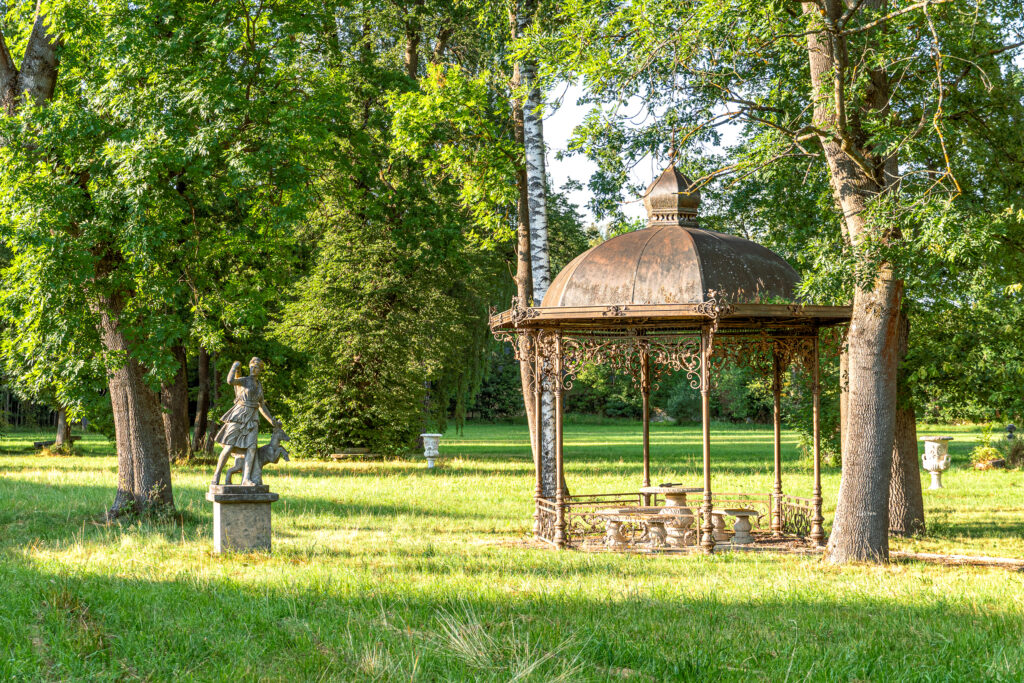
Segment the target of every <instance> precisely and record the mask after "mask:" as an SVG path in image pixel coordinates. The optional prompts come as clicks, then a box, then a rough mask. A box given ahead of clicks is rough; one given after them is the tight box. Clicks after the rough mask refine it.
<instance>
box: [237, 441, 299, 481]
mask: <svg viewBox="0 0 1024 683" xmlns="http://www.w3.org/2000/svg"><path fill="white" fill-rule="evenodd" d="M287 440H288V435H287V434H285V433H284V430H283V429H281V428H280V427H274V433H273V435H272V436H271V437H270V443H268V444H267V445H266V446H260V447H259V448H258V449H257V450H256V456H255V457H254V458H253V463H252V472H251V473H250V477H249V478H250V479H252V483H253V484H255V485H256V486H262V485H263V466H264V465H266V464H268V463H271V464H274V463H277V462H278V461H279V460H280V459H281V458H284V459H285V460H286V461H288V462H291V458H289V457H288V451H286V450H285V448H284V446H282V445H281V442H282V441H287ZM244 468H245V455H244V454H242V455H237V456H235V464H234V465H233V466H232V467H231V469H229V470H228V471H227V473H226V479H225V480H224V483H225V484H227V485H228V486H230V485H231V476H232V475H233V474H235V473H239V474H241V472H242V470H243V469H244Z"/></svg>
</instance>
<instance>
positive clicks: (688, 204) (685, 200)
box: [644, 163, 700, 228]
mask: <svg viewBox="0 0 1024 683" xmlns="http://www.w3.org/2000/svg"><path fill="white" fill-rule="evenodd" d="M644 206H645V207H646V208H647V226H648V227H657V226H665V225H679V226H682V227H684V228H696V227H697V210H698V208H699V207H700V190H698V189H697V188H696V187H694V184H693V181H691V180H690V179H689V178H687V177H686V176H685V175H683V174H682V173H680V172H679V171H678V170H676V166H675V163H671V164H669V166H668V168H666V169H665V170H664V171H662V173H661V175H660V176H658V179H657V180H655V181H654V182H653V183H651V184H650V186H649V187H648V188H647V191H646V192H645V193H644Z"/></svg>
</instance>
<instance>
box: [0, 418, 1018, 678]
mask: <svg viewBox="0 0 1024 683" xmlns="http://www.w3.org/2000/svg"><path fill="white" fill-rule="evenodd" d="M943 431H949V430H943ZM951 434H952V435H953V436H955V437H956V439H957V440H956V441H954V442H953V448H952V451H953V460H954V464H953V468H952V470H951V471H950V472H949V473H947V474H946V475H945V476H944V477H943V481H944V483H945V485H946V488H945V489H943V490H942V491H926V492H925V501H926V505H927V515H928V524H929V529H928V534H927V535H926V536H923V537H921V538H916V539H910V540H900V541H896V542H895V545H897V546H898V547H902V548H911V549H921V550H938V551H957V552H989V553H992V554H999V555H1011V556H1015V557H1024V540H1022V536H1024V523H1022V521H1021V520H1022V519H1024V516H1022V513H1024V508H1022V501H1021V492H1022V491H1024V475H1022V473H1021V472H1018V471H989V472H976V471H974V470H970V469H968V467H967V461H968V457H967V453H968V452H969V450H970V446H971V443H970V440H971V439H972V438H973V435H971V434H967V433H964V432H960V431H957V430H953V431H952V432H951ZM32 437H33V435H28V434H14V435H11V438H8V439H7V440H5V441H4V443H3V444H2V449H3V450H2V452H3V454H2V455H0V585H2V586H3V587H4V593H3V596H4V597H3V603H2V607H3V608H2V609H0V645H2V648H0V679H4V680H12V679H15V680H16V679H21V680H124V679H139V678H143V679H150V680H195V679H199V680H225V679H240V680H257V679H260V680H289V681H298V680H360V681H361V680H381V681H392V680H395V681H397V680H403V681H405V680H420V681H438V680H471V681H477V680H484V681H487V680H494V681H508V680H522V681H525V680H535V681H548V680H614V681H617V680H623V679H629V680H773V681H774V680H799V679H806V680H853V679H859V680H979V679H990V680H1020V679H1021V678H1022V677H1024V651H1022V648H1021V647H1020V643H1021V636H1020V634H1021V633H1022V632H1024V597H1022V596H1024V591H1022V590H1021V589H1022V588H1024V585H1022V583H1024V582H1022V580H1021V579H1022V576H1021V575H1020V574H1016V573H1011V572H1007V571H1005V570H999V569H985V568H971V567H942V566H935V565H928V564H921V563H914V562H900V563H895V564H893V565H891V566H888V567H869V566H854V567H843V568H836V567H831V566H828V565H824V564H822V563H821V562H820V560H819V559H817V558H813V557H811V558H808V557H789V556H780V555H763V554H740V553H736V554H732V553H722V554H719V555H716V556H714V557H700V556H687V557H658V556H638V555H625V554H610V553H601V554H586V553H577V552H563V553H558V552H554V551H551V550H546V549H541V548H537V547H535V546H534V545H532V544H531V543H530V542H529V538H528V537H529V533H530V528H531V497H532V487H533V483H532V482H533V479H532V463H531V461H530V457H529V451H528V445H527V443H528V442H527V439H526V433H525V430H524V429H523V428H522V427H521V426H515V425H472V424H471V425H469V426H467V428H466V430H465V433H464V434H463V435H461V436H458V437H456V436H454V435H450V436H449V437H448V438H446V439H445V440H444V441H443V443H442V455H443V460H442V462H441V464H440V467H439V468H437V469H436V471H429V470H427V469H426V467H425V463H424V462H423V461H422V459H409V460H407V461H395V462H363V463H360V462H348V463H333V462H317V461H294V462H292V463H288V464H283V465H282V466H275V467H268V468H267V471H266V480H267V481H268V483H269V484H270V485H271V487H272V488H273V489H274V490H275V491H277V492H279V493H280V494H281V501H280V502H279V503H276V504H275V506H274V551H273V553H272V554H269V555H268V554H264V553H254V554H238V555H228V556H217V555H214V554H213V552H212V542H211V528H212V513H211V509H210V504H209V503H208V502H206V501H205V500H204V498H203V495H204V492H205V488H206V482H208V481H209V476H210V472H209V467H205V466H203V467H200V466H185V467H179V468H176V469H175V471H174V487H175V498H176V502H177V506H178V509H179V511H180V512H181V519H180V520H176V521H172V522H160V523H158V522H148V521H134V522H125V523H122V524H120V525H115V526H106V525H103V524H100V523H99V522H98V517H99V513H101V512H102V510H103V509H104V508H105V506H106V505H108V504H109V503H110V501H111V500H112V497H113V486H114V481H115V471H116V462H115V459H114V458H113V457H111V456H112V447H111V445H110V444H108V443H106V442H103V441H102V440H100V439H97V438H95V437H89V438H87V439H85V440H84V441H83V442H81V443H80V445H81V446H82V449H83V451H84V452H86V453H88V455H86V456H83V457H63V458H58V457H38V456H35V455H33V454H31V441H32V440H34V439H33V438H32ZM714 437H715V441H714V450H713V459H714V463H715V465H714V466H715V471H714V477H715V479H714V482H715V487H716V488H718V489H719V490H727V489H732V488H737V489H740V490H764V491H767V490H769V489H770V487H771V477H772V475H771V433H770V431H767V430H765V429H750V428H746V427H744V428H740V429H730V428H728V427H726V426H717V427H716V430H715V433H714ZM38 438H41V437H36V439H38ZM639 444H640V433H639V430H638V429H637V428H636V426H635V425H629V424H610V425H608V424H606V425H575V426H570V427H569V428H568V430H567V434H566V463H567V468H568V473H567V477H568V483H569V486H570V487H571V488H572V489H573V490H574V491H578V492H581V493H586V492H600V491H615V490H634V489H635V488H636V487H637V485H638V483H639V479H640V457H639ZM699 453H700V433H699V429H695V428H692V427H686V426H671V425H657V426H655V428H654V430H653V448H652V463H653V468H654V475H653V476H654V478H655V480H656V481H665V480H672V481H680V480H683V481H686V480H688V479H690V478H692V477H698V476H699ZM784 474H785V479H784V482H785V485H786V489H787V490H788V491H791V492H792V493H795V494H798V495H799V494H806V493H809V491H810V482H811V479H810V470H809V468H808V466H807V462H806V460H805V459H804V458H803V456H801V454H799V453H798V452H797V451H796V449H795V440H794V438H793V437H792V435H790V434H787V435H786V440H785V450H784ZM824 483H825V495H826V509H827V514H826V516H827V517H829V518H831V510H832V508H833V507H834V500H835V492H836V488H837V486H838V472H835V471H826V473H825V479H824Z"/></svg>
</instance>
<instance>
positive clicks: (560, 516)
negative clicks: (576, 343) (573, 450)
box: [552, 332, 565, 548]
mask: <svg viewBox="0 0 1024 683" xmlns="http://www.w3.org/2000/svg"><path fill="white" fill-rule="evenodd" d="M553 369H554V374H553V377H552V382H553V384H554V385H555V473H556V474H555V506H556V507H557V509H558V513H557V517H556V519H555V545H556V546H558V547H559V548H564V547H565V485H564V482H565V470H564V468H563V465H562V408H563V406H562V333H561V332H558V333H556V335H555V358H554V368H553Z"/></svg>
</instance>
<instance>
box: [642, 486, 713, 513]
mask: <svg viewBox="0 0 1024 683" xmlns="http://www.w3.org/2000/svg"><path fill="white" fill-rule="evenodd" d="M703 492H704V489H702V488H700V487H699V486H698V487H696V488H692V487H691V488H686V487H683V486H642V487H640V493H642V494H644V495H648V496H649V495H652V494H661V495H662V496H665V507H667V508H671V507H686V494H688V493H703Z"/></svg>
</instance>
